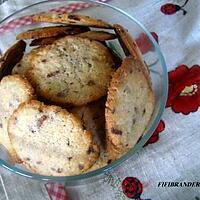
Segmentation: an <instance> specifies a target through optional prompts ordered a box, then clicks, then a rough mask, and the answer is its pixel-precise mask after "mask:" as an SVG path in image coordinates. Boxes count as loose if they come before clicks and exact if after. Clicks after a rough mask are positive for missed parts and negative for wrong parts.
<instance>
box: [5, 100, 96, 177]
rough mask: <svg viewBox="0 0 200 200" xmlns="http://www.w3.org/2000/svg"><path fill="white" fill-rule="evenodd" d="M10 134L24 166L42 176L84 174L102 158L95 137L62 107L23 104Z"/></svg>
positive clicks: (18, 110)
mask: <svg viewBox="0 0 200 200" xmlns="http://www.w3.org/2000/svg"><path fill="white" fill-rule="evenodd" d="M8 132H9V136H10V139H11V142H12V145H13V147H14V149H15V151H16V153H17V155H18V156H19V158H20V159H21V160H22V162H23V165H24V166H25V167H27V168H28V169H30V170H31V171H33V172H35V173H39V174H42V175H48V176H69V175H76V174H80V173H82V172H84V171H86V170H87V169H88V168H90V167H91V166H92V165H93V164H94V163H95V161H96V160H97V159H98V156H99V149H98V146H97V145H95V144H94V142H93V140H92V134H91V133H90V132H89V131H86V130H84V129H83V126H82V124H81V121H80V120H79V119H78V118H76V117H74V115H72V114H70V113H68V112H67V111H66V110H64V109H62V108H60V107H58V106H46V105H44V104H43V103H41V102H39V101H31V102H29V103H24V104H21V105H20V106H19V108H18V109H17V110H16V111H15V112H14V114H13V115H12V117H11V118H10V120H9V125H8Z"/></svg>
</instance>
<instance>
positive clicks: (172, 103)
mask: <svg viewBox="0 0 200 200" xmlns="http://www.w3.org/2000/svg"><path fill="white" fill-rule="evenodd" d="M168 77H169V92H168V99H167V105H166V107H171V108H172V110H173V111H174V112H175V113H182V114H185V115H187V114H189V113H191V112H196V111H197V110H198V107H199V105H200V66H199V65H193V66H192V67H191V68H188V67H187V66H186V65H180V66H178V67H177V68H176V69H175V70H173V71H171V72H169V73H168Z"/></svg>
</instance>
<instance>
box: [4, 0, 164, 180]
mask: <svg viewBox="0 0 200 200" xmlns="http://www.w3.org/2000/svg"><path fill="white" fill-rule="evenodd" d="M59 1H61V0H51V1H48V0H45V1H41V2H38V3H35V4H32V5H29V6H26V7H24V8H22V9H20V10H18V11H16V12H14V13H12V14H11V15H9V16H8V17H6V18H4V19H3V20H2V21H1V22H0V26H1V25H2V24H3V23H4V22H6V21H7V20H9V19H10V18H11V17H13V16H14V15H16V14H18V13H20V12H22V11H25V10H27V9H29V8H31V7H33V6H36V5H39V4H45V3H52V2H59ZM64 1H67V0H64ZM73 1H79V2H80V1H82V2H86V3H93V4H97V5H101V6H105V7H109V8H111V9H113V10H115V11H118V12H119V13H121V14H123V15H125V16H126V17H128V18H129V19H131V20H132V21H133V22H135V23H136V24H137V25H138V26H139V27H140V28H141V29H142V30H143V31H144V32H145V34H146V35H147V36H148V37H149V39H150V41H151V42H152V43H153V45H154V47H155V50H156V52H157V54H158V56H159V60H160V62H161V67H162V70H163V74H162V75H163V79H162V81H163V83H164V84H163V85H164V88H163V96H162V100H161V106H160V108H159V111H158V114H157V116H156V117H155V119H154V121H153V123H152V125H151V127H150V128H149V130H148V131H146V132H145V133H144V135H143V137H142V139H141V140H140V142H139V143H138V144H136V145H135V146H134V147H133V148H132V149H130V150H129V151H128V152H127V153H126V154H125V155H123V156H122V157H121V158H119V159H118V160H116V161H113V162H112V163H110V164H108V165H107V166H105V167H103V168H100V169H97V170H95V171H92V172H88V173H86V174H81V175H75V176H43V175H39V174H34V173H31V172H28V171H24V170H22V169H19V168H17V167H15V166H12V165H11V164H9V163H7V162H6V161H4V160H2V159H0V166H2V167H3V168H5V169H7V170H9V171H11V172H13V173H15V174H18V175H21V176H24V177H27V178H31V179H35V180H40V181H53V182H54V181H56V182H66V183H67V182H74V181H80V180H81V181H82V180H84V179H89V178H94V177H95V176H98V175H102V174H104V173H106V172H108V171H109V170H111V169H114V168H116V167H117V166H119V165H120V164H122V163H123V162H124V161H126V160H127V159H129V158H130V157H131V156H133V154H135V153H136V152H137V151H138V150H140V149H141V148H142V147H143V146H144V144H145V143H146V142H147V140H148V139H149V138H150V137H151V135H152V134H153V131H154V130H155V129H156V127H157V125H158V123H159V122H160V119H161V116H162V114H163V112H164V109H165V105H166V101H167V94H168V73H167V67H166V63H165V60H164V57H163V54H162V52H161V50H160V47H159V45H158V43H157V42H156V41H155V40H154V38H153V37H152V35H151V33H150V32H149V31H148V30H147V29H146V28H145V27H144V25H143V24H141V23H140V22H139V21H138V20H137V19H135V18H134V17H132V16H131V15H130V14H128V13H126V12H125V11H123V10H121V9H120V8H117V7H115V6H112V5H109V4H107V3H103V2H97V1H94V0H73Z"/></svg>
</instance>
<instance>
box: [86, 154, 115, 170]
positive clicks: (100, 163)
mask: <svg viewBox="0 0 200 200" xmlns="http://www.w3.org/2000/svg"><path fill="white" fill-rule="evenodd" d="M110 162H111V160H110V159H109V157H108V155H107V154H106V153H105V152H102V153H101V154H100V156H99V158H98V159H97V161H96V162H95V163H94V165H92V167H91V168H89V169H88V170H87V171H86V172H92V171H94V170H97V169H100V168H102V167H105V166H106V165H108V164H109V163H110Z"/></svg>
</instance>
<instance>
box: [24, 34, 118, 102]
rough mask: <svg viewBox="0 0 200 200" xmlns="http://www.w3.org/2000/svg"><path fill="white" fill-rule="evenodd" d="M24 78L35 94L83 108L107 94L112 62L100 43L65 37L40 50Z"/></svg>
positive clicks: (110, 56) (112, 67) (112, 66)
mask: <svg viewBox="0 0 200 200" xmlns="http://www.w3.org/2000/svg"><path fill="white" fill-rule="evenodd" d="M31 65H32V68H31V69H30V70H29V71H28V72H27V74H26V76H27V78H28V79H29V80H30V82H31V83H32V84H33V86H35V88H36V92H37V94H39V96H41V97H43V98H46V99H48V100H50V101H52V102H55V103H61V104H73V105H83V104H86V103H89V102H91V101H94V100H97V99H99V98H100V97H102V96H104V95H105V94H106V92H107V88H108V85H109V83H110V80H111V75H112V73H113V72H114V65H115V64H114V61H113V57H112V55H111V53H110V51H109V50H108V49H107V48H106V47H105V46H104V45H103V44H101V43H99V42H97V41H91V40H89V39H86V38H80V37H75V36H74V37H72V36H66V37H64V38H61V39H59V40H56V41H55V42H54V43H53V44H52V45H47V46H44V47H40V49H39V51H38V52H37V54H35V55H34V56H32V62H31Z"/></svg>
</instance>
